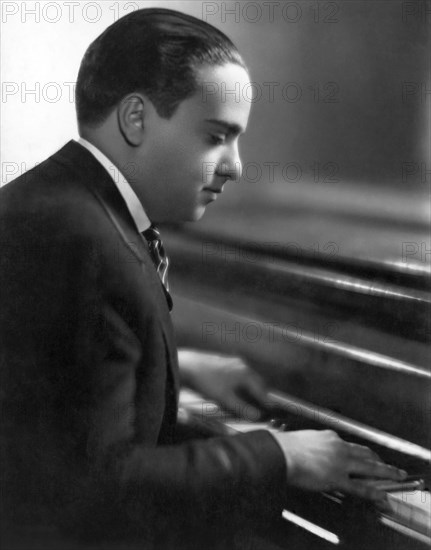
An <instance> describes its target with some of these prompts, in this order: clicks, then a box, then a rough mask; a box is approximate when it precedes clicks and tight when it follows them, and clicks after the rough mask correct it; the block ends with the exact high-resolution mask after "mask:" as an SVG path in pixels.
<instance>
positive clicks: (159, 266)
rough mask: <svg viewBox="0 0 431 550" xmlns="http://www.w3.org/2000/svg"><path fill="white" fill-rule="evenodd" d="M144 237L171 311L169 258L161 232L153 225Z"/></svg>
mask: <svg viewBox="0 0 431 550" xmlns="http://www.w3.org/2000/svg"><path fill="white" fill-rule="evenodd" d="M142 235H143V236H144V237H145V239H146V240H147V243H148V248H149V250H150V255H151V259H152V260H153V263H154V266H155V268H156V270H157V273H158V275H159V277H160V280H161V282H162V285H163V289H164V291H165V296H166V300H167V302H168V305H169V309H170V310H171V309H172V298H171V295H170V294H169V283H168V267H169V258H168V257H167V255H166V252H165V249H164V247H163V243H162V239H161V238H160V231H159V230H158V229H157V227H156V226H155V225H153V224H151V226H150V227H149V228H148V229H146V230H145V231H143V232H142Z"/></svg>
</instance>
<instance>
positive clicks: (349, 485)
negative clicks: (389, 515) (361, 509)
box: [341, 480, 386, 502]
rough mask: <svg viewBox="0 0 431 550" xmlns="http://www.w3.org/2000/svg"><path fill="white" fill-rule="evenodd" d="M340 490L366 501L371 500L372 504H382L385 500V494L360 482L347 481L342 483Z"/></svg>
mask: <svg viewBox="0 0 431 550" xmlns="http://www.w3.org/2000/svg"><path fill="white" fill-rule="evenodd" d="M341 490H342V491H344V492H346V493H348V494H350V495H353V496H356V497H360V498H363V499H366V500H372V501H374V502H384V501H385V500H386V493H385V492H384V491H382V490H380V489H378V488H377V487H373V486H370V485H366V484H364V483H362V482H361V481H356V480H348V481H344V482H343V483H342V487H341Z"/></svg>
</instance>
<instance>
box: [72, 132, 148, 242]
mask: <svg viewBox="0 0 431 550" xmlns="http://www.w3.org/2000/svg"><path fill="white" fill-rule="evenodd" d="M78 143H79V144H80V145H82V146H83V147H85V149H87V150H88V151H90V153H91V154H92V155H93V156H94V157H95V158H96V160H98V161H99V162H100V164H101V165H102V166H103V167H104V168H105V170H106V171H107V172H108V174H109V175H110V176H111V178H112V179H113V181H114V183H115V185H116V186H117V188H118V191H119V192H120V194H121V196H122V197H123V199H124V202H125V203H126V205H127V208H128V209H129V212H130V215H131V216H132V218H133V220H134V222H135V224H136V227H137V229H138V231H139V232H140V233H142V231H145V230H146V229H148V228H149V227H150V225H151V222H150V220H149V218H148V216H147V214H146V213H145V210H144V207H143V206H142V203H141V201H140V200H139V199H138V197H137V196H136V193H135V192H134V191H133V189H132V187H131V185H130V183H129V182H128V181H127V180H126V178H125V177H124V175H123V174H122V173H121V171H120V170H119V168H117V167H116V166H115V164H113V163H112V162H111V161H110V160H109V159H108V157H107V156H106V155H104V154H103V153H102V151H101V150H100V149H98V148H97V147H96V146H95V145H93V144H92V143H90V142H89V141H87V140H86V139H84V138H82V137H81V138H79V140H78Z"/></svg>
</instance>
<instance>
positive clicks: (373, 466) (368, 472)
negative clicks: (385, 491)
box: [348, 459, 406, 480]
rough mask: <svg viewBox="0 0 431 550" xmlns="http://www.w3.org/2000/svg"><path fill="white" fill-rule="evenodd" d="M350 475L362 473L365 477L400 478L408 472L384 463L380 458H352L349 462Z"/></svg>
mask: <svg viewBox="0 0 431 550" xmlns="http://www.w3.org/2000/svg"><path fill="white" fill-rule="evenodd" d="M348 472H349V473H350V475H352V474H353V475H355V474H356V475H361V476H364V477H377V478H382V479H385V478H387V479H393V480H400V479H403V478H404V477H405V476H406V472H404V471H403V470H399V469H398V468H395V466H390V465H389V464H384V463H383V462H380V461H378V460H358V459H355V460H352V461H351V462H350V464H349V468H348Z"/></svg>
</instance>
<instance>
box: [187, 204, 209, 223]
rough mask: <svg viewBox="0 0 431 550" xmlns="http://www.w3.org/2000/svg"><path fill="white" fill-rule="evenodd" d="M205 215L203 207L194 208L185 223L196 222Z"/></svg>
mask: <svg viewBox="0 0 431 550" xmlns="http://www.w3.org/2000/svg"><path fill="white" fill-rule="evenodd" d="M204 214H205V206H198V207H196V208H195V209H194V210H193V212H192V213H191V214H190V217H189V218H188V220H187V221H189V222H197V221H198V220H200V219H201V218H202V216H203V215H204Z"/></svg>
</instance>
